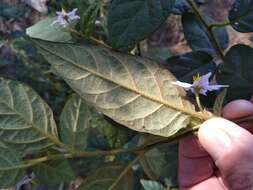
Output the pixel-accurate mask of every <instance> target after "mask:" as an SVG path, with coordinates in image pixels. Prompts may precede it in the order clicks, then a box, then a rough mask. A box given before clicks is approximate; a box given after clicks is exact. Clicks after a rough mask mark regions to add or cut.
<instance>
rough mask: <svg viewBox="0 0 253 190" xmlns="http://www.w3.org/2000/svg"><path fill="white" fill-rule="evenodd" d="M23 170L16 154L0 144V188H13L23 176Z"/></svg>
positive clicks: (22, 164) (22, 165)
mask: <svg viewBox="0 0 253 190" xmlns="http://www.w3.org/2000/svg"><path fill="white" fill-rule="evenodd" d="M24 168H25V166H24V163H23V162H22V160H21V158H19V157H17V153H16V152H14V151H12V150H11V149H10V148H8V147H6V146H4V145H3V144H1V143H0V188H8V187H11V186H14V185H15V184H16V183H17V182H18V181H19V180H20V179H21V178H22V177H23V175H25V170H24Z"/></svg>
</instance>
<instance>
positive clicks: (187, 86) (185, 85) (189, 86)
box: [172, 81, 192, 89]
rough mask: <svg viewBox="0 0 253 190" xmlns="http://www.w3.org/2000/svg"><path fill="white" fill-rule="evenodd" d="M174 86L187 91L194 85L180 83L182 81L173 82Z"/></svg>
mask: <svg viewBox="0 0 253 190" xmlns="http://www.w3.org/2000/svg"><path fill="white" fill-rule="evenodd" d="M172 84H174V85H177V86H181V87H183V88H186V89H190V88H191V87H192V84H189V83H186V82H180V81H176V82H172Z"/></svg>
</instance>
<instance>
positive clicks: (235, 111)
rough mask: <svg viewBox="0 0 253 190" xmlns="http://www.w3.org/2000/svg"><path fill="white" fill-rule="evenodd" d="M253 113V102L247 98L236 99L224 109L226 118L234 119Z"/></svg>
mask: <svg viewBox="0 0 253 190" xmlns="http://www.w3.org/2000/svg"><path fill="white" fill-rule="evenodd" d="M249 115H253V104H252V103H251V102H249V101H247V100H235V101H233V102H231V103H229V104H227V105H226V106H224V108H223V110H222V116H223V117H224V118H226V119H229V120H233V119H238V118H242V117H247V116H249Z"/></svg>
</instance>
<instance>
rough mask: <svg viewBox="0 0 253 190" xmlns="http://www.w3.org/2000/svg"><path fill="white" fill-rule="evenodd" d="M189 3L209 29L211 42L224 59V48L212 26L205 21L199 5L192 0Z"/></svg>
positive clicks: (188, 0)
mask: <svg viewBox="0 0 253 190" xmlns="http://www.w3.org/2000/svg"><path fill="white" fill-rule="evenodd" d="M187 2H188V4H189V5H190V7H191V8H192V10H193V12H194V13H195V14H196V16H197V17H198V19H199V21H200V22H201V23H202V24H203V25H204V26H205V28H206V29H207V33H208V36H209V37H210V40H211V42H212V43H213V46H214V48H215V49H216V50H217V52H218V54H219V56H220V58H221V59H222V60H224V54H223V50H222V49H221V47H220V45H219V43H218V41H217V39H216V37H215V35H214V33H213V30H212V28H210V27H209V25H208V23H207V22H206V21H205V19H204V17H203V16H202V15H201V13H200V12H199V9H198V7H197V6H196V4H195V3H194V2H193V1H192V0H187Z"/></svg>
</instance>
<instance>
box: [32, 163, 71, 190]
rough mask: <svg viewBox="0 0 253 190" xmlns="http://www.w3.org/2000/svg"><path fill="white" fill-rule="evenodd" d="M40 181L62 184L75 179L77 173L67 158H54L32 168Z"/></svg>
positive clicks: (49, 183)
mask: <svg viewBox="0 0 253 190" xmlns="http://www.w3.org/2000/svg"><path fill="white" fill-rule="evenodd" d="M32 170H33V172H34V174H35V176H36V177H37V178H38V179H39V181H40V182H42V183H44V184H48V185H53V184H61V183H64V182H70V181H71V180H74V178H75V174H74V171H73V170H72V168H71V167H70V165H69V162H68V161H67V160H53V161H48V162H44V163H41V164H38V165H36V166H34V167H33V168H32Z"/></svg>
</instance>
